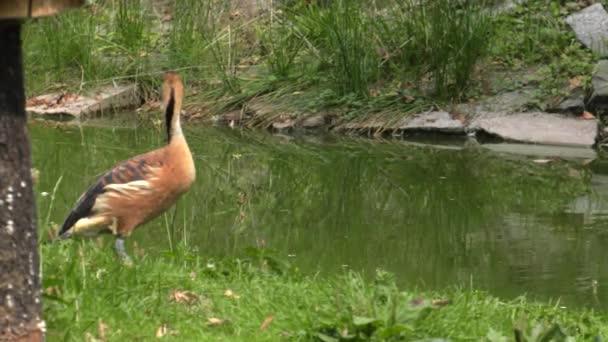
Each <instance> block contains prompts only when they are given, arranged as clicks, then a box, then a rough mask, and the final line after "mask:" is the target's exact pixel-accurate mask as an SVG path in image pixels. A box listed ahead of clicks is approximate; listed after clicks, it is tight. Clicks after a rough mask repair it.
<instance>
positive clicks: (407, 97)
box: [401, 95, 416, 104]
mask: <svg viewBox="0 0 608 342" xmlns="http://www.w3.org/2000/svg"><path fill="white" fill-rule="evenodd" d="M401 100H403V102H405V103H407V104H410V103H414V101H416V98H415V97H413V96H410V95H403V96H401Z"/></svg>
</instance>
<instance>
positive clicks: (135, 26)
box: [114, 0, 151, 54]
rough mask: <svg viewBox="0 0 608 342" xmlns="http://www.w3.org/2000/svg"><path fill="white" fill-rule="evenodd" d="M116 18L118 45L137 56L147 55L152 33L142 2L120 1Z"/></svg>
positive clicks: (115, 27)
mask: <svg viewBox="0 0 608 342" xmlns="http://www.w3.org/2000/svg"><path fill="white" fill-rule="evenodd" d="M115 12H116V14H115V18H114V35H115V39H116V43H117V44H118V45H119V46H121V47H123V48H125V49H127V50H128V51H130V52H131V53H135V54H142V53H145V52H146V51H145V50H146V47H147V42H148V40H149V39H150V35H151V33H149V32H148V25H149V20H147V18H146V13H145V10H144V4H143V3H142V1H141V0H135V1H133V0H119V1H118V4H117V8H116V11H115Z"/></svg>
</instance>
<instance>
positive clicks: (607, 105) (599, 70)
mask: <svg viewBox="0 0 608 342" xmlns="http://www.w3.org/2000/svg"><path fill="white" fill-rule="evenodd" d="M591 83H592V85H593V93H592V94H591V98H590V99H589V106H591V107H592V108H594V109H595V110H596V111H597V110H599V111H602V110H606V109H608V60H601V61H599V62H598V63H597V65H596V66H595V70H594V72H593V77H592V78H591Z"/></svg>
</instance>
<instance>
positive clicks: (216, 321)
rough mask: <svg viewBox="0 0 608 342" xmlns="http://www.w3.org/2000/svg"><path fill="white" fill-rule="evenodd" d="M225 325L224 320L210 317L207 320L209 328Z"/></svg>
mask: <svg viewBox="0 0 608 342" xmlns="http://www.w3.org/2000/svg"><path fill="white" fill-rule="evenodd" d="M224 323H226V320H225V319H220V318H215V317H211V318H208V319H207V325H208V326H210V327H217V326H220V325H223V324H224Z"/></svg>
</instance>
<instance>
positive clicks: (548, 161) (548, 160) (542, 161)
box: [532, 159, 552, 164]
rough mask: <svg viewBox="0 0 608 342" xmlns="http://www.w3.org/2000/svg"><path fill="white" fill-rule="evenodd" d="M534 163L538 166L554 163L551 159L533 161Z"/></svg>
mask: <svg viewBox="0 0 608 342" xmlns="http://www.w3.org/2000/svg"><path fill="white" fill-rule="evenodd" d="M532 162H534V163H536V164H548V163H550V162H552V160H551V159H534V160H532Z"/></svg>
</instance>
